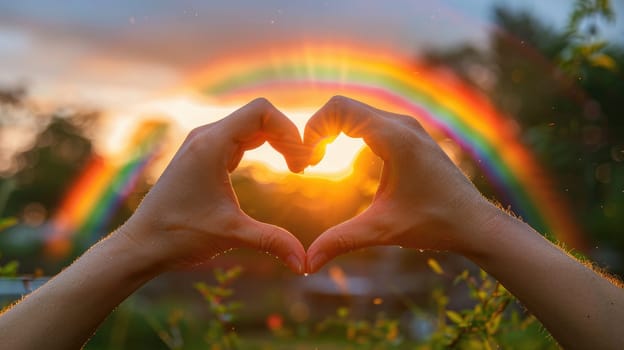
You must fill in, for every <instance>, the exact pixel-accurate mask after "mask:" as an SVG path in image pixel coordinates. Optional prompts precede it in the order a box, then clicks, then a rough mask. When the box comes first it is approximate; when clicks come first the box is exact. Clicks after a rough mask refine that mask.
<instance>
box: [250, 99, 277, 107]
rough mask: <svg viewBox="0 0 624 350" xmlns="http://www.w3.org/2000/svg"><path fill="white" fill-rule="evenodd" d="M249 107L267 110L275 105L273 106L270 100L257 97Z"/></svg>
mask: <svg viewBox="0 0 624 350" xmlns="http://www.w3.org/2000/svg"><path fill="white" fill-rule="evenodd" d="M249 106H251V107H253V108H259V109H262V110H266V109H268V108H270V107H271V106H273V105H272V104H271V102H269V100H268V99H267V98H266V97H257V98H255V99H253V100H252V101H251V102H249Z"/></svg>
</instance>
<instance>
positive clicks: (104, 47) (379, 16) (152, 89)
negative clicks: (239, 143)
mask: <svg viewBox="0 0 624 350" xmlns="http://www.w3.org/2000/svg"><path fill="white" fill-rule="evenodd" d="M518 3H519V2H518V1H512V0H499V1H495V0H471V1H461V0H437V1H414V0H412V1H409V0H398V1H392V2H389V1H359V0H347V1H323V2H321V1H278V0H270V1H252V0H248V1H240V0H238V1H227V2H217V1H175V2H174V1H165V0H161V1H151V0H141V1H133V2H127V1H121V0H115V1H106V2H98V4H94V2H84V1H62V2H59V1H51V0H49V1H48V0H45V1H44V0H42V1H4V2H0V86H11V85H15V84H25V85H26V86H27V87H28V89H29V93H30V96H31V97H32V98H33V99H35V100H37V101H41V103H44V104H45V103H52V104H55V105H58V104H69V105H75V104H77V103H80V104H84V105H88V106H94V107H97V108H101V109H103V110H105V111H107V112H108V113H109V118H110V120H111V125H110V128H111V130H127V129H128V125H131V124H133V123H134V122H136V121H137V120H138V119H140V116H144V115H165V116H168V117H171V118H173V120H175V121H176V123H177V124H178V125H179V126H180V130H182V131H185V130H188V129H190V128H192V127H193V126H196V125H199V124H203V123H206V122H210V121H213V120H216V119H219V118H221V117H223V116H225V115H226V114H227V113H228V112H229V111H231V110H233V109H234V108H235V107H236V106H213V105H208V104H205V103H202V102H201V101H196V100H193V99H191V98H189V97H187V96H184V95H179V94H177V93H176V91H178V90H177V89H178V87H180V86H181V85H183V84H184V82H185V81H187V80H188V79H189V78H190V77H192V75H193V74H194V73H195V72H197V70H198V69H201V68H202V67H205V66H207V65H209V64H210V62H211V61H212V60H214V59H216V58H218V57H220V56H223V55H231V54H233V53H236V52H241V53H243V52H248V51H249V50H251V49H253V48H257V47H279V46H280V45H292V44H293V43H306V42H308V41H311V40H313V41H315V42H323V41H327V42H332V41H346V42H356V43H357V42H362V43H366V44H367V45H370V46H374V47H379V48H380V49H383V48H387V49H388V50H392V51H396V52H401V53H403V54H405V55H417V54H418V53H419V52H420V51H422V50H423V49H426V48H431V47H452V46H453V45H457V44H460V43H464V42H467V41H469V42H473V43H476V44H478V45H482V46H486V45H487V41H486V38H487V34H488V33H489V31H490V30H492V29H493V24H492V22H491V17H492V8H493V6H494V5H504V6H508V7H511V8H515V9H526V10H530V11H531V12H533V13H535V14H537V16H538V17H539V18H541V19H542V20H543V21H544V22H547V23H550V24H551V25H552V26H553V27H556V28H561V27H562V26H563V24H564V23H565V21H566V18H567V16H568V14H569V12H570V11H571V3H572V1H570V0H552V1H542V0H527V1H523V2H522V5H518ZM613 3H614V6H615V11H616V14H619V15H620V18H621V14H623V13H624V3H623V2H621V1H613ZM620 18H618V21H616V24H615V25H612V26H605V27H604V28H605V31H604V33H605V35H606V36H607V37H608V38H610V40H616V41H622V40H624V39H623V38H624V21H621V20H620ZM278 107H279V106H278ZM288 112H291V113H289V115H291V117H292V118H293V119H295V121H296V123H297V124H298V125H299V126H302V125H303V124H304V123H305V120H306V119H307V116H308V115H309V113H311V112H312V111H310V110H298V111H295V110H293V111H288ZM109 131H110V130H109ZM107 135H108V136H107V137H106V138H102V139H101V140H100V144H102V145H104V146H103V147H104V148H105V149H109V150H111V149H114V148H115V145H116V144H119V142H118V139H119V138H123V133H119V132H117V131H110V132H107ZM345 142H346V141H345ZM342 145H343V146H342V147H341V148H343V149H345V150H346V149H348V150H349V151H348V152H351V153H353V152H355V151H356V150H357V149H358V147H359V145H361V143H359V141H357V142H353V141H352V142H351V143H343V144H342ZM345 152H347V151H345ZM273 153H274V152H272V151H268V150H266V149H264V150H260V151H258V152H257V154H256V155H255V156H254V155H252V156H251V158H254V157H257V158H258V159H260V160H265V158H263V157H276V155H274V154H273ZM269 154H272V155H269ZM267 162H268V163H270V164H277V163H279V162H280V161H279V159H278V160H271V161H267ZM336 162H338V163H340V162H343V161H342V160H340V159H338V160H336ZM336 167H337V166H334V170H335V169H336ZM330 168H331V167H330Z"/></svg>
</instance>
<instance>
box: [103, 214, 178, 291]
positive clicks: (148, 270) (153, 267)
mask: <svg viewBox="0 0 624 350" xmlns="http://www.w3.org/2000/svg"><path fill="white" fill-rule="evenodd" d="M150 233H152V232H151V229H150V228H149V227H145V226H144V225H141V224H140V223H138V222H136V221H134V220H133V219H132V218H130V219H129V220H128V221H127V222H126V223H124V224H123V225H122V226H120V227H119V228H118V229H117V230H115V232H113V233H112V234H111V235H110V236H109V238H107V241H110V242H109V244H111V245H112V246H113V249H115V250H116V251H117V252H118V254H123V255H124V256H127V257H129V261H130V262H131V264H132V265H133V270H134V273H136V274H138V275H139V276H140V277H142V278H148V279H151V278H153V277H155V276H157V275H159V274H161V273H163V272H165V271H166V270H167V266H168V265H167V263H166V259H165V257H164V254H161V253H160V252H161V250H162V249H159V244H158V242H157V241H156V240H153V239H152V240H149V239H142V238H141V237H143V236H146V235H149V234H150Z"/></svg>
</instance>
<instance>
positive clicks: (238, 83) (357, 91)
mask: <svg viewBox="0 0 624 350" xmlns="http://www.w3.org/2000/svg"><path fill="white" fill-rule="evenodd" d="M189 86H190V87H191V89H193V90H194V91H195V92H199V93H200V94H201V95H203V96H205V97H207V98H209V99H210V100H211V102H212V103H217V104H219V103H220V104H232V103H236V104H240V103H243V102H246V101H248V100H250V99H252V98H254V97H258V96H264V97H267V98H268V99H270V100H271V101H272V102H274V103H275V104H276V105H278V106H279V107H290V108H303V107H305V108H318V107H320V106H321V105H322V104H323V103H324V102H325V101H327V99H328V98H329V97H331V96H332V95H336V94H343V95H347V96H350V97H353V98H356V99H361V100H363V101H365V102H367V103H369V104H371V105H374V106H377V107H380V108H384V109H388V110H391V111H395V112H400V113H406V114H409V115H412V116H414V117H416V118H418V119H419V120H420V121H421V122H422V123H423V124H424V125H425V126H426V127H427V128H428V129H429V130H431V131H437V132H442V133H444V134H445V135H446V136H448V137H450V138H452V139H453V140H455V141H456V142H457V143H459V144H460V145H461V146H462V147H463V149H464V150H465V151H467V152H468V153H470V154H471V156H472V157H473V158H474V160H475V161H476V163H477V164H478V165H479V166H480V167H481V168H482V170H483V171H484V172H485V174H486V175H487V176H488V179H489V180H490V181H491V183H492V184H493V185H494V186H495V187H496V188H497V190H498V191H499V194H500V196H501V200H502V201H503V202H506V203H509V204H510V205H511V209H512V210H513V211H514V212H516V213H517V214H519V215H520V216H522V217H523V218H524V219H525V220H526V221H528V222H529V223H530V224H531V225H533V226H534V227H535V228H536V229H537V230H539V231H541V232H542V233H550V234H554V235H555V236H556V237H558V238H559V239H560V240H562V241H564V242H566V243H567V244H569V245H570V246H572V247H576V248H582V247H583V237H582V235H581V234H580V232H579V230H578V228H577V225H576V224H575V222H574V220H573V219H572V218H571V216H570V213H569V212H568V210H567V204H566V202H565V201H564V200H563V198H561V196H560V195H559V194H558V193H556V192H555V191H554V190H553V186H552V185H551V182H550V181H551V180H550V179H549V178H548V176H547V174H546V171H544V169H542V167H541V166H540V165H539V164H538V162H537V161H536V159H535V158H534V156H533V155H532V153H531V151H530V150H529V149H527V147H526V146H525V145H523V144H522V143H521V142H520V140H519V138H518V137H519V136H518V127H517V125H516V123H515V122H514V121H513V120H512V119H510V118H508V117H506V116H504V115H503V114H502V113H501V112H499V111H498V110H497V109H496V108H495V107H494V106H493V105H492V104H491V103H490V101H489V100H488V99H487V98H486V97H485V96H484V95H483V94H481V93H480V92H479V91H478V90H477V89H476V88H474V87H472V86H470V85H468V84H467V83H465V82H464V81H462V80H460V79H459V78H457V77H456V76H455V75H454V74H453V73H452V72H451V71H450V70H448V69H440V68H434V67H432V66H430V65H427V64H425V63H424V62H422V61H419V60H417V59H415V58H405V57H401V56H399V55H397V54H393V53H388V52H387V51H378V50H375V49H374V48H366V47H357V46H354V45H351V44H349V45H344V44H343V45H327V46H323V45H307V46H305V47H297V48H290V49H288V48H287V49H278V50H273V51H271V50H256V51H254V52H249V53H245V54H239V55H236V56H233V57H224V58H223V59H220V60H215V61H213V62H211V63H210V64H208V65H207V66H206V67H205V68H203V69H202V70H201V71H200V72H199V73H198V74H196V75H195V76H194V77H193V78H192V81H191V82H190V83H189Z"/></svg>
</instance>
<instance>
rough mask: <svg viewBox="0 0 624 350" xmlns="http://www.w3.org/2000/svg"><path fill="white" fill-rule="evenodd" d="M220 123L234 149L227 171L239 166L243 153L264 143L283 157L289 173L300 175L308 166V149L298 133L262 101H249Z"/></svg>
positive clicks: (280, 113)
mask: <svg viewBox="0 0 624 350" xmlns="http://www.w3.org/2000/svg"><path fill="white" fill-rule="evenodd" d="M222 123H223V125H224V127H225V129H226V132H227V133H228V136H229V137H230V139H231V140H232V141H233V144H234V146H235V148H234V150H233V153H232V154H231V158H230V159H231V160H232V161H231V162H230V163H229V164H230V166H229V168H232V165H234V168H235V167H236V165H238V161H240V158H241V157H242V153H243V152H244V151H246V150H249V149H253V148H256V147H258V146H260V145H262V144H263V143H264V142H265V141H268V142H269V143H270V144H271V146H272V147H273V148H275V150H277V151H278V152H280V153H281V154H282V155H283V156H284V159H285V160H286V163H287V164H288V168H289V169H290V170H291V171H294V172H300V171H301V170H303V169H304V168H305V166H306V165H307V161H308V159H309V148H308V147H305V146H304V145H303V143H302V141H301V135H300V134H299V130H298V129H297V127H296V126H295V124H294V123H293V122H292V121H291V120H290V119H288V118H287V117H286V116H285V115H284V114H283V113H282V112H280V111H279V110H277V109H276V108H275V107H274V106H273V105H272V104H271V103H270V102H269V101H267V100H266V99H264V98H258V99H255V100H253V101H251V102H250V103H248V104H247V105H245V106H243V107H242V108H240V109H238V110H237V111H235V112H234V113H232V114H231V115H230V116H228V117H227V118H225V119H224V120H223V121H222Z"/></svg>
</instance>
